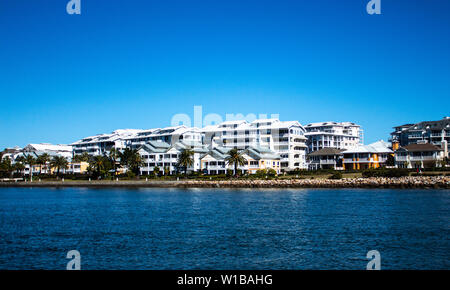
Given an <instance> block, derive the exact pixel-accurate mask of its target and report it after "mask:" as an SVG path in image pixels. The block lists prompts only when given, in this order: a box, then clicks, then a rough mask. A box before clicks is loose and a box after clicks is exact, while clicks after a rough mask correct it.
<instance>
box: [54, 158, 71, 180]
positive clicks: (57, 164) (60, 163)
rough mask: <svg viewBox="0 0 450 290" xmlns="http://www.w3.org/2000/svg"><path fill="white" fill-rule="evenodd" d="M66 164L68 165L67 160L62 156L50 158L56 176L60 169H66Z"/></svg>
mask: <svg viewBox="0 0 450 290" xmlns="http://www.w3.org/2000/svg"><path fill="white" fill-rule="evenodd" d="M68 165H69V162H68V161H67V158H66V157H64V156H53V158H52V160H51V161H50V166H51V167H52V168H56V175H57V176H59V172H60V170H61V169H67V166H68Z"/></svg>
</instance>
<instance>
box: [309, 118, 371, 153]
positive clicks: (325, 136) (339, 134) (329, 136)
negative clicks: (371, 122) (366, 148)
mask: <svg viewBox="0 0 450 290" xmlns="http://www.w3.org/2000/svg"><path fill="white" fill-rule="evenodd" d="M305 130H306V133H305V136H306V137H307V138H308V141H307V145H308V152H309V153H311V152H314V151H318V150H321V149H323V148H337V149H349V148H353V147H356V146H358V145H362V144H363V140H364V134H363V130H362V129H361V126H360V125H357V124H355V123H351V122H340V123H338V122H320V123H311V124H308V125H306V126H305Z"/></svg>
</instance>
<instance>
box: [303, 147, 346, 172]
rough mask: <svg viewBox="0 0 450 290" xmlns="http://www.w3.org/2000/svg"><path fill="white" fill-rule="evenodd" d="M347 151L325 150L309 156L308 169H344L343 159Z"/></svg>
mask: <svg viewBox="0 0 450 290" xmlns="http://www.w3.org/2000/svg"><path fill="white" fill-rule="evenodd" d="M344 151H345V149H337V148H323V149H320V150H317V151H314V152H312V153H309V154H308V169H309V170H317V169H334V170H341V169H343V163H342V159H343V157H344V154H343V152H344Z"/></svg>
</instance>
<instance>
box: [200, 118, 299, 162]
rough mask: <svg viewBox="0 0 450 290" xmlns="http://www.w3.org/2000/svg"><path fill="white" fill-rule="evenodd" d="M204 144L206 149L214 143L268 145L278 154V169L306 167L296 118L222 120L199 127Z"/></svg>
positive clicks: (223, 145) (238, 145) (249, 145)
mask: <svg viewBox="0 0 450 290" xmlns="http://www.w3.org/2000/svg"><path fill="white" fill-rule="evenodd" d="M202 132H203V133H204V144H206V145H207V146H208V147H209V148H210V149H214V148H217V147H224V148H237V149H241V150H245V149H248V148H250V147H253V148H265V149H269V150H271V151H273V152H275V154H277V155H278V156H279V158H280V170H281V171H290V170H294V169H296V168H306V137H305V136H304V134H305V129H304V128H303V126H302V125H301V124H300V123H299V122H297V121H280V120H278V119H258V120H255V121H253V122H250V123H249V122H247V121H243V120H239V121H226V122H223V123H220V124H217V125H211V126H207V127H204V128H203V129H202Z"/></svg>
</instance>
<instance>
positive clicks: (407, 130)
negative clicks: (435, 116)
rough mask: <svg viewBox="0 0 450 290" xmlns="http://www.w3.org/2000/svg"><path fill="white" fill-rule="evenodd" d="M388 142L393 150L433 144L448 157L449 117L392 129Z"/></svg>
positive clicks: (449, 140) (449, 141)
mask: <svg viewBox="0 0 450 290" xmlns="http://www.w3.org/2000/svg"><path fill="white" fill-rule="evenodd" d="M390 141H391V142H392V148H393V149H394V150H397V149H398V148H399V147H404V146H407V145H410V144H425V143H429V144H433V145H436V146H438V147H440V148H442V149H443V151H444V156H446V157H448V156H449V155H448V154H449V149H450V148H449V146H450V145H449V143H450V117H444V118H443V119H442V120H438V121H424V122H420V123H417V124H405V125H401V126H397V127H394V132H392V133H391V139H390Z"/></svg>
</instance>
